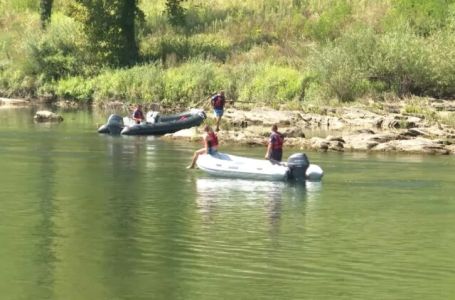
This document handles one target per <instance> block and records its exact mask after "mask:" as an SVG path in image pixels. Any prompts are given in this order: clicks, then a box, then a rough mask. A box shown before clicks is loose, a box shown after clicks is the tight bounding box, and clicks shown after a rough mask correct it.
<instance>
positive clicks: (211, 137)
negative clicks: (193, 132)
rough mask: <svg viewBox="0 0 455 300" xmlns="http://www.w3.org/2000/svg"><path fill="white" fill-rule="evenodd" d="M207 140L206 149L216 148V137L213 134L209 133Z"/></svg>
mask: <svg viewBox="0 0 455 300" xmlns="http://www.w3.org/2000/svg"><path fill="white" fill-rule="evenodd" d="M207 135H208V137H209V140H208V141H207V144H208V147H209V148H213V147H218V137H217V136H216V134H215V132H213V131H210V132H209V133H208V134H207Z"/></svg>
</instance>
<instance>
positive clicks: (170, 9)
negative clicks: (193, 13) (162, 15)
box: [166, 0, 186, 26]
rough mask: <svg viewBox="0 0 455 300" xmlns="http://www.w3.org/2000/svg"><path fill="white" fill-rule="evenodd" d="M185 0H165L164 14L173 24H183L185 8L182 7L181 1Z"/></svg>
mask: <svg viewBox="0 0 455 300" xmlns="http://www.w3.org/2000/svg"><path fill="white" fill-rule="evenodd" d="M184 1H185V0H166V14H167V16H168V18H169V22H170V23H171V24H172V25H173V26H183V25H185V14H186V11H185V8H183V7H182V2H184Z"/></svg>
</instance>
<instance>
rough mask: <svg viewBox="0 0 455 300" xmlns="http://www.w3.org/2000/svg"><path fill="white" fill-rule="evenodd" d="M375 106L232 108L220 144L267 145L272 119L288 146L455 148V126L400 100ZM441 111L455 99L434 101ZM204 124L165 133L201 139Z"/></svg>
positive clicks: (452, 109) (342, 149)
mask: <svg viewBox="0 0 455 300" xmlns="http://www.w3.org/2000/svg"><path fill="white" fill-rule="evenodd" d="M384 107H385V108H384V109H383V110H382V111H376V112H373V111H372V110H371V109H369V108H365V107H341V108H326V109H323V110H322V113H319V114H316V113H304V112H301V111H289V110H278V111H277V110H271V109H267V108H256V109H252V110H238V109H234V108H228V109H227V110H226V112H225V115H224V116H223V121H222V122H223V126H222V128H221V131H220V132H219V133H218V137H219V139H220V141H221V144H230V143H236V144H244V145H263V146H265V145H266V143H267V139H268V136H269V133H270V127H271V126H272V124H278V126H279V130H280V131H281V132H282V133H283V134H284V135H285V136H286V140H285V145H286V147H289V148H297V149H301V150H316V151H336V152H347V151H370V152H404V153H425V154H446V155H447V154H452V155H454V154H455V128H453V126H449V125H444V124H441V123H439V122H436V121H433V120H428V118H427V117H425V116H424V115H418V114H406V113H402V112H401V111H402V108H400V105H396V104H394V105H390V106H387V105H386V106H384ZM431 107H433V109H434V110H435V111H437V112H438V113H447V114H448V115H449V116H450V117H449V118H452V117H454V114H453V113H454V112H455V104H454V103H453V102H451V101H435V102H434V103H432V104H431ZM201 134H202V132H201V128H198V129H189V130H184V131H180V132H177V133H175V134H170V135H167V136H165V137H164V138H165V139H186V140H189V141H200V139H201Z"/></svg>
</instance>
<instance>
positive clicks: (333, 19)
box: [304, 0, 352, 42]
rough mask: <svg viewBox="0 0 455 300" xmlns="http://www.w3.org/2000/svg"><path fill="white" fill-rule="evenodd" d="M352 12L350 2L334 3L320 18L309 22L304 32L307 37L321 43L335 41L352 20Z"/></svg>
mask: <svg viewBox="0 0 455 300" xmlns="http://www.w3.org/2000/svg"><path fill="white" fill-rule="evenodd" d="M333 2H334V3H333ZM351 12H352V8H351V5H350V3H349V2H348V1H346V0H338V1H332V3H329V4H328V7H326V9H325V10H324V11H323V12H322V13H321V15H320V16H319V17H314V18H312V19H309V20H308V22H307V23H306V24H305V27H304V32H305V34H306V36H307V37H309V38H311V39H314V40H317V41H320V42H325V41H329V40H334V39H335V38H337V37H338V36H340V35H341V33H342V30H343V28H344V27H345V24H346V23H348V21H349V20H350V18H351Z"/></svg>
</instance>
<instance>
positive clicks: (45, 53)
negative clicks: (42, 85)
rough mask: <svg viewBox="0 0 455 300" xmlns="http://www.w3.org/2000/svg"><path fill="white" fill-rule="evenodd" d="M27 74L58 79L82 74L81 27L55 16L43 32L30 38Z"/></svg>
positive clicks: (46, 78) (62, 17)
mask: <svg viewBox="0 0 455 300" xmlns="http://www.w3.org/2000/svg"><path fill="white" fill-rule="evenodd" d="M26 44H27V54H26V55H27V63H26V65H25V72H26V73H27V74H30V75H35V76H36V75H37V76H43V78H44V79H45V80H57V79H59V78H63V77H66V76H74V75H79V74H83V73H84V72H83V70H84V69H83V65H84V58H83V57H84V56H83V52H82V49H81V45H82V44H83V37H82V35H80V28H79V26H78V25H77V24H76V23H75V22H74V21H73V20H72V19H70V18H67V17H64V16H61V15H58V14H57V15H56V16H55V17H54V18H53V19H52V23H51V24H50V25H49V27H48V31H46V32H44V33H42V34H41V33H36V34H33V35H30V36H29V38H28V40H27V41H26Z"/></svg>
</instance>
